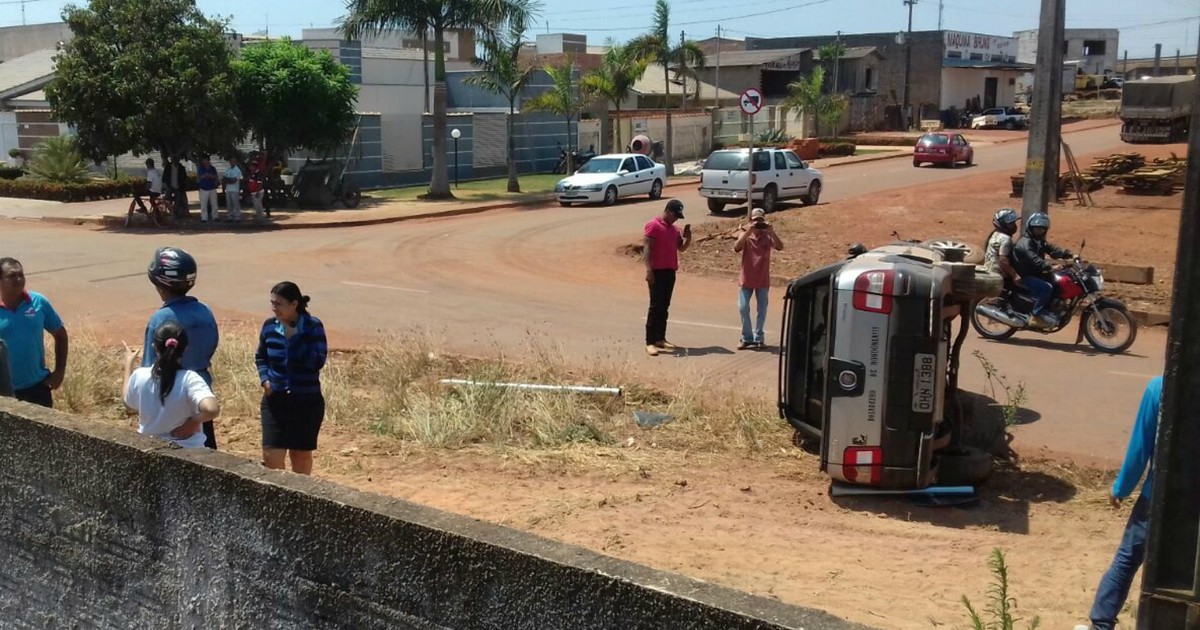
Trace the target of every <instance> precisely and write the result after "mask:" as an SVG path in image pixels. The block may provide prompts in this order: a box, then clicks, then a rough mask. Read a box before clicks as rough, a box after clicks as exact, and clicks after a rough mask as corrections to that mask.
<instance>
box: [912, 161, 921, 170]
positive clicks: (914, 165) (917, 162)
mask: <svg viewBox="0 0 1200 630" xmlns="http://www.w3.org/2000/svg"><path fill="white" fill-rule="evenodd" d="M913 168H921V161H920V160H913Z"/></svg>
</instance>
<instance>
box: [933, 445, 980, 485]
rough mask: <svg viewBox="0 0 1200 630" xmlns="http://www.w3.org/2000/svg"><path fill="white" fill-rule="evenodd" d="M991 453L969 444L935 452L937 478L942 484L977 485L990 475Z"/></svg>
mask: <svg viewBox="0 0 1200 630" xmlns="http://www.w3.org/2000/svg"><path fill="white" fill-rule="evenodd" d="M992 460H993V458H992V454H991V453H988V452H985V451H982V450H980V449H977V448H974V447H970V446H952V447H950V448H945V449H942V450H940V451H938V453H937V480H938V484H940V485H943V486H978V485H980V484H982V483H983V482H985V481H987V480H988V477H991V476H992Z"/></svg>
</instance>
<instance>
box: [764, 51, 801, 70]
mask: <svg viewBox="0 0 1200 630" xmlns="http://www.w3.org/2000/svg"><path fill="white" fill-rule="evenodd" d="M762 67H763V70H791V71H796V70H799V69H800V55H798V54H797V55H791V56H788V57H784V58H783V59H776V60H775V61H768V62H767V63H764V64H763V65H762Z"/></svg>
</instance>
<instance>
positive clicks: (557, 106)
mask: <svg viewBox="0 0 1200 630" xmlns="http://www.w3.org/2000/svg"><path fill="white" fill-rule="evenodd" d="M542 70H543V71H544V72H545V73H546V74H547V75H549V77H550V89H549V90H546V91H545V92H542V93H541V94H538V95H537V96H535V97H533V98H531V99H529V100H527V101H525V103H524V107H525V108H526V109H528V110H530V111H534V112H549V113H551V114H557V115H559V116H562V117H563V118H565V119H566V121H567V174H568V175H570V174H571V171H572V170H574V169H573V166H574V165H573V164H572V163H571V149H572V147H571V119H572V118H576V117H578V116H579V112H580V110H582V109H583V106H584V98H583V95H581V94H579V92H577V91H576V89H575V60H573V59H571V58H570V57H567V60H566V61H564V62H563V63H562V65H558V66H553V65H547V66H545V67H544V68H542Z"/></svg>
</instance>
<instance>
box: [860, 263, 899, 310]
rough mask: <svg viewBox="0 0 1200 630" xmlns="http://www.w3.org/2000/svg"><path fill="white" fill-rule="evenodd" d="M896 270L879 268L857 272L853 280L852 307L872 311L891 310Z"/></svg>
mask: <svg viewBox="0 0 1200 630" xmlns="http://www.w3.org/2000/svg"><path fill="white" fill-rule="evenodd" d="M895 282H896V272H894V271H886V270H883V269H879V270H876V271H866V272H863V273H861V274H859V276H858V279H856V280H855V281H854V308H855V309H858V310H860V311H869V312H872V313H891V312H892V288H893V285H894V284H895Z"/></svg>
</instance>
